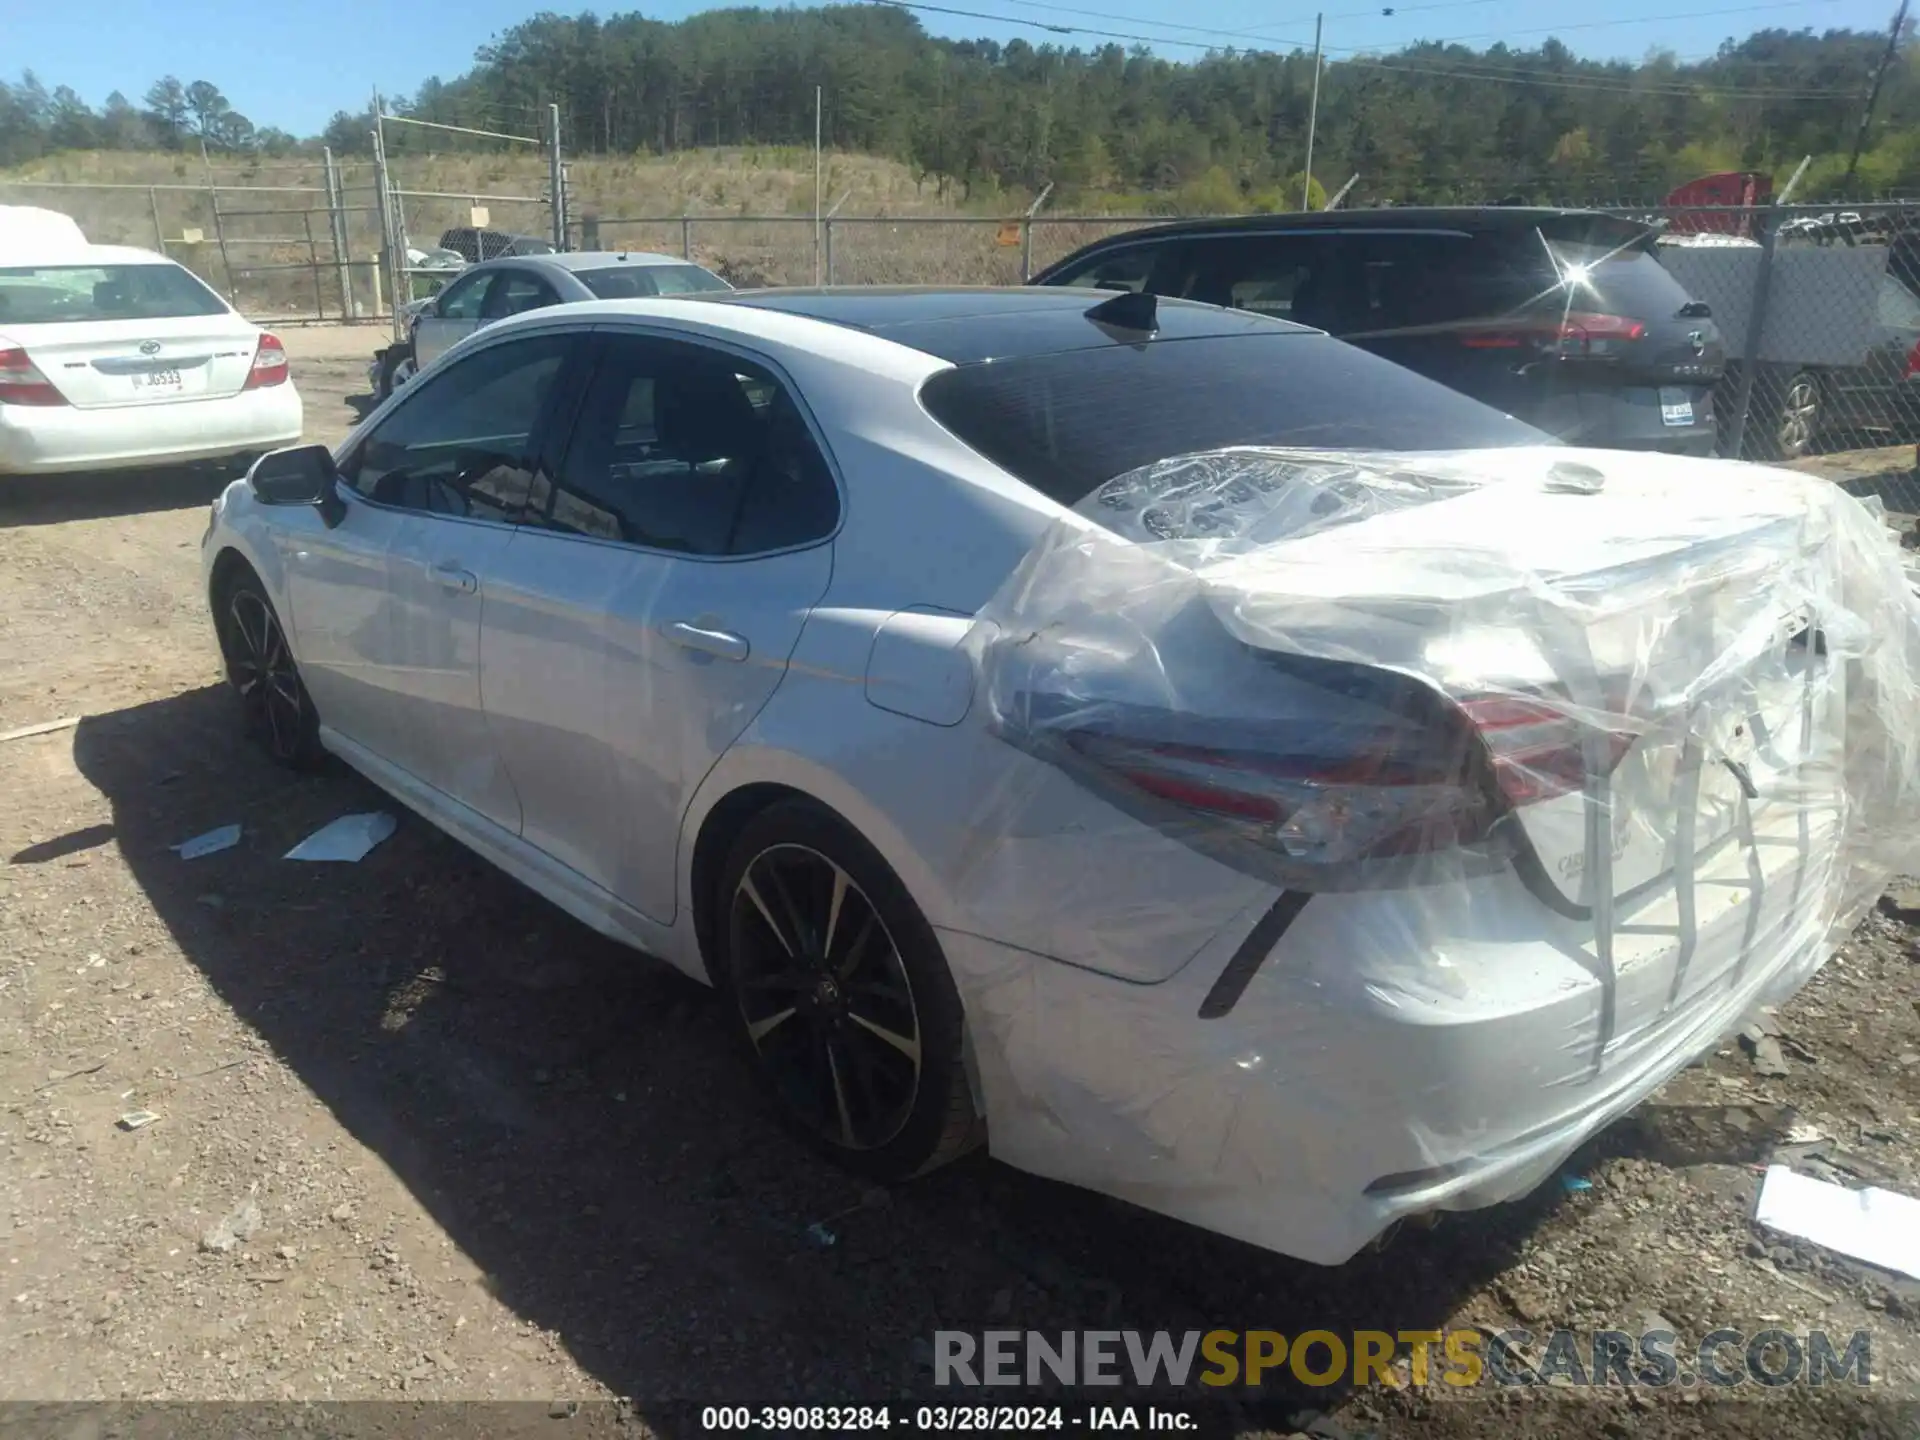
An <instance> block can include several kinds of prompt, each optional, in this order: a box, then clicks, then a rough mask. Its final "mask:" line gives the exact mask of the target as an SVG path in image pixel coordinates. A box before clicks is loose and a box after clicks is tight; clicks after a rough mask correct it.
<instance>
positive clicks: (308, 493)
mask: <svg viewBox="0 0 1920 1440" xmlns="http://www.w3.org/2000/svg"><path fill="white" fill-rule="evenodd" d="M339 479H340V472H339V471H338V470H336V469H335V468H334V464H333V452H332V451H331V450H329V449H327V447H326V446H324V445H294V446H291V447H289V448H288V449H285V450H274V451H270V452H269V453H267V454H265V455H262V456H261V457H260V458H259V459H258V460H256V461H254V462H253V468H252V469H251V470H249V471H248V472H247V487H248V488H249V489H250V490H252V491H253V495H254V498H255V499H256V500H258V501H259V502H260V503H261V504H262V505H311V506H313V507H314V508H316V509H317V510H319V512H320V518H321V519H322V520H323V521H325V522H326V526H327V528H328V529H329V530H331V529H332V528H333V527H334V526H336V525H338V524H339V523H340V521H341V520H342V519H343V518H344V517H345V516H346V513H347V507H346V504H345V502H344V501H342V500H341V498H340V491H339V488H338V481H339Z"/></svg>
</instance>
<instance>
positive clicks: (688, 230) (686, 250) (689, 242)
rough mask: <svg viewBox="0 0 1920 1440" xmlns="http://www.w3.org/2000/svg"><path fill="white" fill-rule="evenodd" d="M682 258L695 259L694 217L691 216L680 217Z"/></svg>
mask: <svg viewBox="0 0 1920 1440" xmlns="http://www.w3.org/2000/svg"><path fill="white" fill-rule="evenodd" d="M680 258H681V259H682V260H691V259H693V217H692V216H690V215H682V216H681V217H680Z"/></svg>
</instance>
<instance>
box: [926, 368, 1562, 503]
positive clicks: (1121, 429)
mask: <svg viewBox="0 0 1920 1440" xmlns="http://www.w3.org/2000/svg"><path fill="white" fill-rule="evenodd" d="M920 394H921V401H922V403H924V404H925V406H926V407H927V411H928V413H930V414H931V415H932V416H933V418H934V419H936V420H938V421H939V422H940V423H941V424H942V425H944V426H945V427H946V428H947V429H948V430H950V431H952V432H953V434H954V435H956V436H958V437H959V438H960V439H961V440H963V441H965V442H966V443H967V444H968V445H970V446H972V447H973V448H974V449H975V450H978V451H979V452H980V453H981V454H982V455H985V456H986V457H987V458H988V459H989V460H992V461H993V462H994V463H995V464H996V465H999V466H1000V467H1001V468H1002V469H1004V470H1006V471H1007V472H1009V473H1010V474H1012V475H1014V476H1017V477H1018V478H1019V479H1021V480H1024V481H1025V482H1026V483H1027V484H1029V485H1031V486H1033V488H1034V489H1036V490H1038V491H1040V492H1041V493H1042V494H1044V495H1046V496H1048V497H1049V498H1050V499H1053V500H1056V501H1058V502H1059V503H1060V504H1062V505H1075V504H1077V503H1079V501H1080V500H1081V499H1082V498H1083V497H1084V496H1086V495H1087V494H1088V493H1090V492H1091V491H1092V490H1094V489H1095V488H1097V487H1098V486H1100V485H1102V484H1104V483H1105V482H1107V481H1108V480H1111V479H1112V478H1113V477H1114V476H1116V475H1123V474H1125V473H1126V472H1127V471H1129V470H1137V469H1138V468H1140V467H1141V466H1142V465H1151V464H1152V463H1153V462H1154V461H1156V460H1164V459H1166V458H1168V457H1169V456H1172V455H1189V454H1192V453H1194V452H1195V451H1201V450H1217V449H1221V448H1223V447H1226V446H1232V445H1278V446H1291V447H1295V448H1306V449H1316V450H1455V449H1467V448H1476V447H1483V446H1507V445H1551V444H1555V443H1557V442H1556V441H1554V440H1553V439H1551V437H1549V436H1547V435H1545V434H1543V433H1542V432H1540V431H1538V430H1535V429H1534V428H1533V427H1532V426H1530V425H1523V424H1522V423H1521V422H1520V421H1518V420H1515V419H1513V418H1512V417H1511V416H1508V415H1503V414H1501V413H1500V412H1499V411H1498V410H1494V409H1492V408H1490V407H1488V406H1485V405H1482V404H1481V403H1480V402H1479V401H1477V400H1469V399H1468V398H1467V397H1466V396H1464V395H1461V394H1459V393H1458V392H1456V391H1453V390H1449V389H1447V388H1446V387H1445V386H1443V385H1438V384H1435V383H1434V382H1433V381H1431V380H1428V379H1425V378H1423V377H1422V376H1419V375H1416V374H1414V373H1413V372H1412V371H1411V370H1403V369H1401V368H1400V367H1399V366H1398V365H1394V364H1391V363H1389V362H1388V361H1385V360H1381V359H1379V358H1377V357H1375V356H1372V355H1369V354H1367V353H1366V352H1365V351H1364V350H1358V349H1355V348H1354V347H1352V346H1350V345H1345V344H1342V343H1341V342H1339V341H1337V340H1329V339H1328V338H1326V337H1325V336H1322V335H1306V334H1299V333H1284V332H1277V333H1275V334H1272V335H1235V336H1222V337H1214V338H1207V339H1198V340H1161V341H1152V342H1149V343H1148V344H1145V345H1114V346H1110V347H1107V348H1105V349H1100V350H1075V351H1068V352H1065V353H1062V354H1055V355H1038V356H1033V357H1031V358H1027V359H1019V360H1001V361H995V362H993V363H991V364H984V365H966V366H962V367H960V368H958V369H954V370H946V371H942V372H941V373H940V374H938V375H936V376H934V377H933V378H932V379H931V380H929V381H927V383H926V385H925V386H923V387H922V389H921V392H920Z"/></svg>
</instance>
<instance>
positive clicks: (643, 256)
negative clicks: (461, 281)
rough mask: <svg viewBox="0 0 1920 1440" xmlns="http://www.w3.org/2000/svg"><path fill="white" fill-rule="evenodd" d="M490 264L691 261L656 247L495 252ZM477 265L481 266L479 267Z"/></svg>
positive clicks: (588, 266)
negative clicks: (665, 252)
mask: <svg viewBox="0 0 1920 1440" xmlns="http://www.w3.org/2000/svg"><path fill="white" fill-rule="evenodd" d="M485 263H486V264H488V265H505V264H513V265H551V266H553V267H554V268H555V269H557V270H605V269H607V268H609V267H611V266H615V265H691V264H693V261H691V260H683V259H682V258H681V257H680V256H678V255H662V254H660V253H658V252H657V251H653V250H563V251H557V252H555V253H554V254H551V255H495V256H493V257H492V258H490V259H489V260H487V261H486V262H485ZM476 268H477V267H476Z"/></svg>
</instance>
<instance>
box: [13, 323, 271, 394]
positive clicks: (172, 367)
mask: <svg viewBox="0 0 1920 1440" xmlns="http://www.w3.org/2000/svg"><path fill="white" fill-rule="evenodd" d="M0 333H4V334H5V335H6V337H7V338H8V339H9V340H11V342H12V343H13V344H15V345H18V346H20V347H21V348H22V349H24V350H25V351H26V352H27V357H28V359H30V360H31V361H32V362H33V364H34V365H35V366H36V367H37V368H38V369H39V371H40V373H41V374H42V375H44V376H46V378H47V380H48V381H49V382H50V383H51V384H52V385H53V387H54V388H55V389H57V390H58V391H59V392H60V393H61V394H62V395H64V396H65V397H66V399H67V401H68V403H69V404H71V405H73V406H74V407H75V408H76V409H81V410H89V409H97V408H105V407H108V406H126V405H161V404H166V403H168V402H170V401H176V400H204V399H213V398H217V397H220V396H225V395H237V394H238V393H239V392H240V390H241V388H242V387H243V386H245V384H246V383H247V372H248V370H249V369H250V368H251V367H252V365H253V357H254V352H255V350H256V349H257V348H258V345H259V340H260V332H259V330H258V329H256V328H255V327H254V326H253V325H250V324H249V323H248V322H247V321H245V320H243V319H241V318H240V317H239V316H238V315H232V314H227V315H193V316H177V317H170V318H165V319H157V320H82V321H73V322H69V323H66V324H53V325H7V326H6V327H5V329H4V331H3V332H0Z"/></svg>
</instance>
